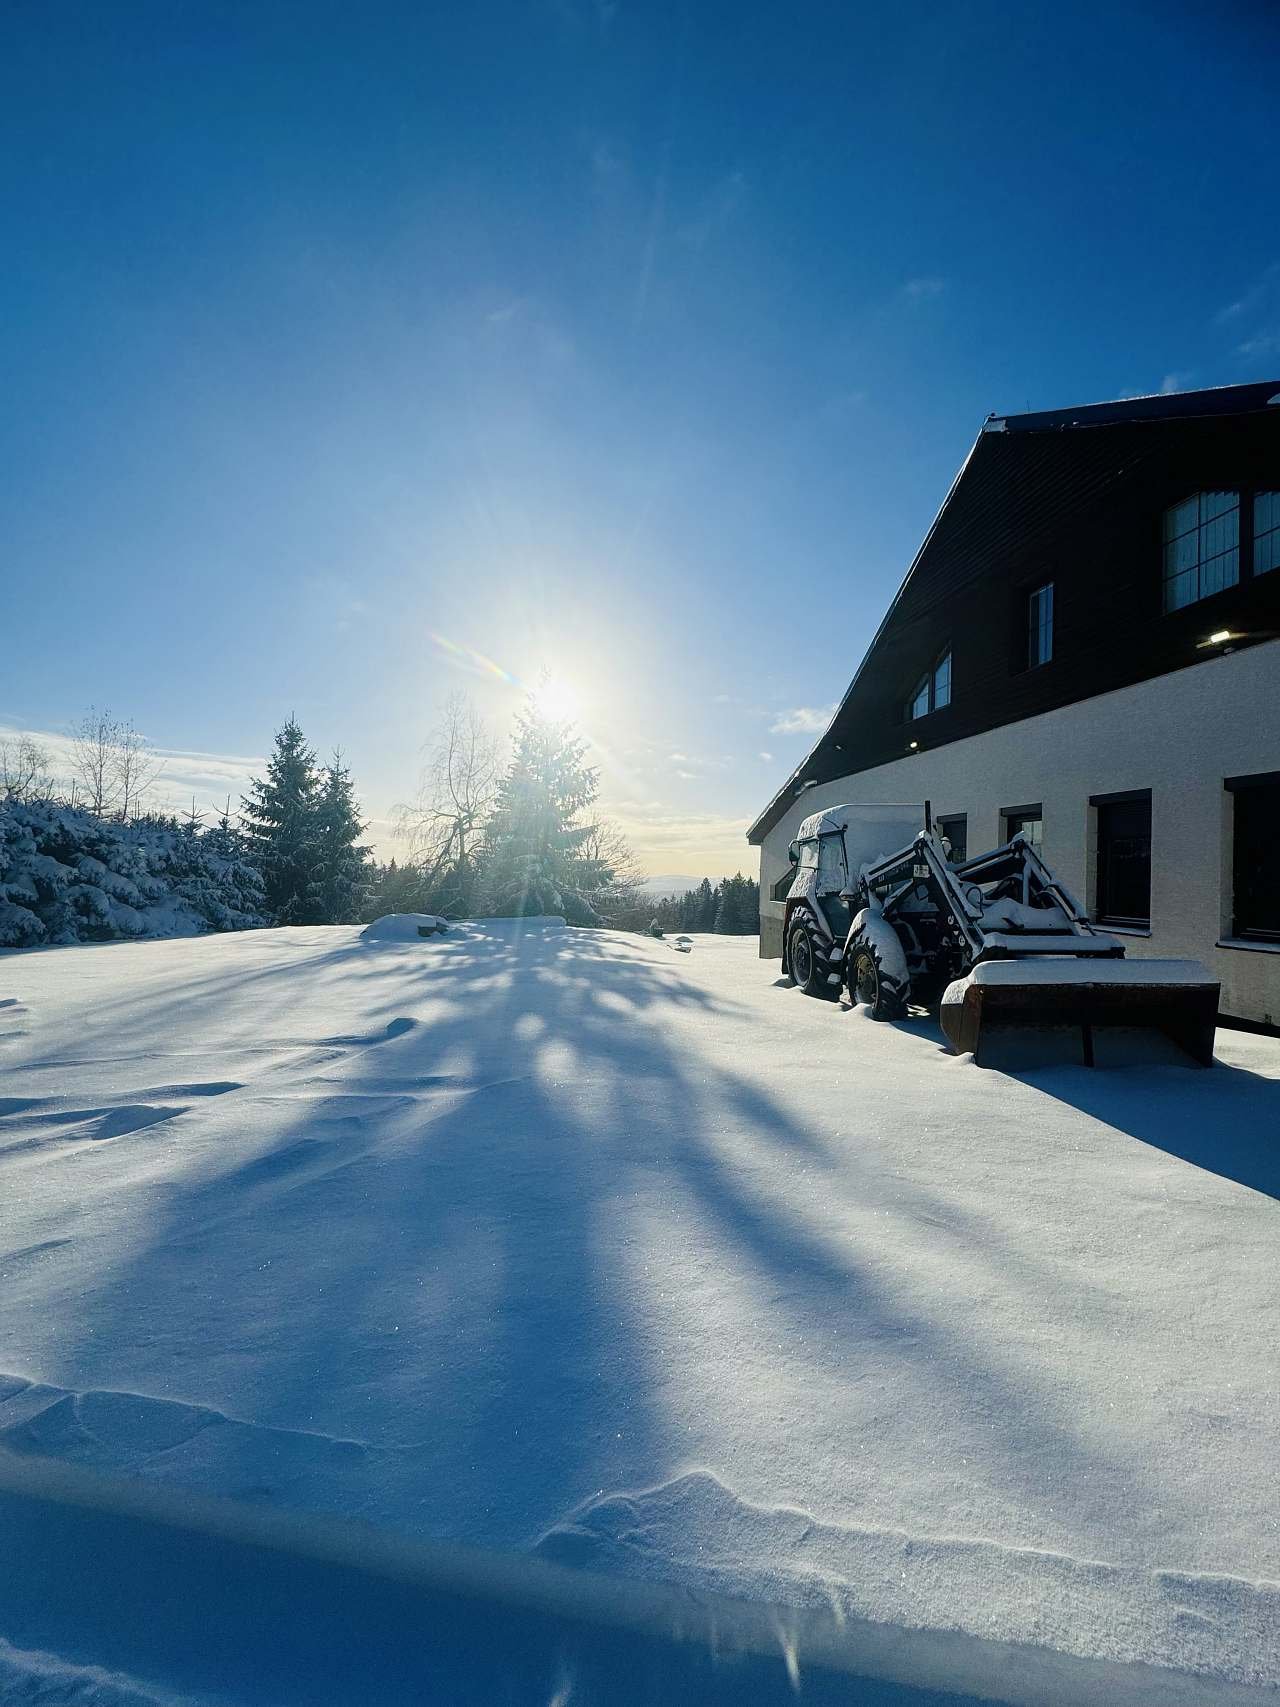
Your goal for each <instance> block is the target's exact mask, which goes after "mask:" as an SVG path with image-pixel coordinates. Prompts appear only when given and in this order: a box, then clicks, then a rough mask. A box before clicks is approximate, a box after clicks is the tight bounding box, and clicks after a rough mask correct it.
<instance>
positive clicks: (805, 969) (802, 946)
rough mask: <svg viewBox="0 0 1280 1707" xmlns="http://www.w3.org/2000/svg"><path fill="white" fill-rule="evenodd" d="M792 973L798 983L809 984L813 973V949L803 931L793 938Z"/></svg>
mask: <svg viewBox="0 0 1280 1707" xmlns="http://www.w3.org/2000/svg"><path fill="white" fill-rule="evenodd" d="M791 973H792V976H793V977H794V978H795V981H796V983H797V984H807V983H808V982H809V979H810V976H811V975H812V973H813V950H812V949H811V948H810V947H809V938H808V937H807V936H806V935H805V933H804V932H803V931H797V932H796V934H795V935H794V936H793V937H792V939H791Z"/></svg>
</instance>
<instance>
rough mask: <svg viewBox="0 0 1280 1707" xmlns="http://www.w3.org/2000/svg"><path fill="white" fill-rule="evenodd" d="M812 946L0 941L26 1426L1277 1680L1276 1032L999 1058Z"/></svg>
mask: <svg viewBox="0 0 1280 1707" xmlns="http://www.w3.org/2000/svg"><path fill="white" fill-rule="evenodd" d="M776 980H777V969H776V966H775V965H774V964H773V963H762V962H760V961H759V960H757V959H756V956H755V944H754V941H752V940H749V939H735V938H715V937H699V938H696V939H695V946H694V949H693V952H692V953H691V954H687V955H682V954H677V953H675V952H673V950H672V948H671V946H670V945H668V944H666V943H664V942H661V941H655V940H651V939H645V938H639V937H629V936H621V935H612V934H609V933H593V932H581V931H572V930H567V929H564V928H560V927H557V926H554V925H549V924H532V925H527V926H525V927H520V926H517V925H514V924H505V923H503V924H494V925H489V926H476V927H464V928H461V929H455V930H452V931H451V932H450V933H449V934H448V935H447V936H444V937H435V938H431V939H427V940H417V941H408V942H403V941H394V940H392V941H374V942H365V941H361V940H360V933H359V930H358V929H357V928H355V927H352V928H350V929H345V928H330V929H312V930H290V931H267V932H256V933H248V934H242V935H233V936H223V937H210V938H202V939H197V940H195V941H181V942H176V941H175V942H156V943H138V944H121V945H107V946H102V947H85V948H67V949H58V950H41V951H35V952H30V953H25V954H14V955H8V956H4V957H0V1058H2V1059H3V1061H4V1065H5V1069H6V1070H5V1074H4V1078H3V1081H2V1083H0V1091H2V1095H0V1445H3V1446H5V1447H7V1448H9V1449H10V1450H11V1451H16V1452H19V1453H39V1454H45V1455H49V1456H51V1457H54V1458H61V1459H68V1460H72V1461H74V1462H76V1463H79V1464H85V1465H90V1466H94V1467H98V1468H102V1469H106V1470H125V1471H127V1472H129V1473H131V1474H133V1475H137V1476H141V1477H145V1478H150V1479H153V1480H154V1481H156V1482H162V1483H167V1484H171V1485H175V1486H177V1487H179V1488H183V1489H192V1490H203V1491H206V1492H216V1493H226V1494H231V1495H235V1496H237V1497H239V1498H242V1499H246V1500H251V1501H257V1502H263V1503H267V1504H273V1505H279V1506H284V1507H291V1508H298V1509H302V1510H308V1511H315V1512H327V1513H338V1514H344V1515H351V1516H357V1517H361V1518H365V1519H368V1520H371V1521H372V1522H374V1523H375V1524H377V1525H378V1526H380V1527H382V1528H384V1529H391V1530H397V1531H401V1532H404V1533H407V1534H411V1535H421V1536H432V1537H448V1538H455V1539H461V1540H465V1541H468V1542H473V1543H479V1544H481V1545H483V1546H485V1547H491V1548H496V1549H503V1550H512V1549H519V1550H536V1551H537V1552H538V1553H540V1554H541V1555H542V1556H543V1557H545V1558H548V1559H551V1560H555V1561H560V1562H563V1563H568V1564H572V1565H582V1566H589V1567H592V1568H594V1569H598V1570H603V1571H606V1572H620V1573H625V1574H627V1575H630V1576H638V1577H646V1578H652V1579H662V1580H670V1581H675V1582H679V1583H684V1584H691V1585H696V1586H699V1587H703V1588H707V1589H714V1590H717V1591H719V1592H721V1593H729V1594H732V1595H744V1596H748V1597H753V1598H768V1599H771V1600H773V1601H776V1602H782V1603H789V1604H794V1605H798V1606H806V1605H813V1604H817V1605H830V1604H834V1605H835V1606H836V1607H838V1608H839V1609H841V1610H842V1611H844V1612H847V1613H848V1614H850V1615H853V1616H862V1617H869V1618H872V1619H875V1620H882V1621H885V1622H887V1623H891V1624H902V1625H908V1626H916V1627H921V1628H926V1629H941V1630H960V1631H965V1632H969V1633H971V1634H973V1635H976V1636H982V1637H990V1638H996V1639H1000V1640H1005V1641H1013V1642H1028V1643H1034V1644H1040V1645H1043V1646H1047V1647H1049V1648H1053V1649H1058V1650H1061V1651H1063V1652H1065V1653H1068V1654H1076V1655H1081V1656H1089V1657H1093V1658H1102V1659H1110V1660H1117V1661H1145V1662H1148V1663H1151V1664H1155V1665H1159V1666H1166V1667H1174V1668H1177V1669H1179V1670H1182V1671H1190V1672H1197V1673H1202V1674H1206V1675H1213V1676H1216V1677H1217V1678H1221V1679H1230V1680H1235V1681H1236V1682H1238V1683H1241V1684H1263V1685H1275V1684H1277V1683H1280V1503H1278V1502H1277V1498H1276V1476H1275V1465H1276V1463H1277V1462H1280V1438H1278V1436H1280V1419H1278V1417H1277V1409H1276V1393H1277V1390H1280V1355H1278V1353H1277V1345H1278V1344H1280V1332H1278V1330H1280V1264H1278V1263H1277V1257H1276V1252H1277V1234H1278V1233H1280V1202H1278V1201H1277V1198H1278V1197H1280V1045H1278V1044H1277V1043H1276V1042H1274V1041H1272V1040H1269V1039H1264V1038H1257V1037H1251V1036H1244V1035H1240V1034H1236V1033H1230V1032H1223V1033H1220V1034H1219V1050H1218V1053H1219V1061H1220V1065H1219V1066H1218V1067H1216V1068H1215V1069H1214V1070H1213V1071H1211V1072H1198V1071H1196V1070H1195V1069H1192V1068H1183V1067H1172V1066H1159V1067H1153V1066H1146V1067H1135V1068H1130V1069H1125V1070H1108V1071H1098V1072H1093V1073H1090V1072H1089V1071H1087V1070H1086V1069H1083V1068H1076V1067H1055V1068H1052V1069H1042V1070H1040V1071H1038V1072H1035V1071H1030V1072H1025V1073H1021V1074H1019V1075H1017V1076H1016V1077H1015V1076H1006V1075H1004V1074H1001V1073H997V1072H984V1071H982V1070H980V1069H978V1068H976V1067H974V1066H972V1065H971V1064H968V1063H966V1062H964V1061H957V1060H955V1059H953V1058H951V1057H949V1056H948V1055H947V1054H946V1053H945V1052H944V1050H943V1049H942V1047H941V1043H940V1038H939V1036H938V1034H937V1033H936V1031H935V1030H934V1029H933V1028H932V1027H931V1026H930V1025H929V1024H928V1023H927V1022H925V1021H923V1020H921V1021H912V1022H909V1023H906V1024H903V1025H898V1026H879V1025H876V1024H874V1023H873V1022H872V1021H870V1020H869V1019H867V1018H866V1017H865V1015H864V1014H863V1013H862V1012H861V1011H860V1010H856V1009H849V1008H845V1007H834V1006H828V1005H827V1004H824V1003H820V1002H815V1001H811V1000H809V999H807V998H806V997H804V996H803V995H801V994H800V993H798V992H796V991H793V990H791V989H788V988H784V987H780V986H779V985H778V983H777V982H776ZM6 1633H7V1632H6V1631H5V1628H4V1619H3V1607H2V1606H0V1636H4V1635H5V1634H6ZM0 1661H4V1663H6V1664H10V1663H14V1662H12V1655H11V1654H10V1655H9V1657H8V1659H6V1658H5V1653H4V1652H0ZM50 1663H51V1664H52V1663H54V1662H50ZM0 1676H2V1673H0Z"/></svg>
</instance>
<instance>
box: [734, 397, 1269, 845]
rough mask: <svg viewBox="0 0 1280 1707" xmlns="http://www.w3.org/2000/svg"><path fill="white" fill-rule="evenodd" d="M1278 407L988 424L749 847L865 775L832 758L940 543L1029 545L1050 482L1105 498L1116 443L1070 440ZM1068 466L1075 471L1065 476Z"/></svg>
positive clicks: (1074, 415)
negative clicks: (813, 799) (804, 788)
mask: <svg viewBox="0 0 1280 1707" xmlns="http://www.w3.org/2000/svg"><path fill="white" fill-rule="evenodd" d="M1272 404H1275V405H1277V413H1278V414H1280V380H1269V381H1264V382H1258V383H1254V384H1249V385H1228V386H1217V387H1214V388H1213V389H1211V390H1208V391H1185V392H1175V393H1172V394H1168V395H1166V394H1164V393H1161V394H1160V395H1158V396H1153V397H1134V398H1125V399H1122V400H1120V401H1118V402H1114V403H1090V404H1084V405H1081V406H1079V407H1077V408H1072V409H1061V410H1053V411H1037V412H1033V413H1030V414H1023V415H1004V416H997V415H991V416H989V417H988V418H987V420H986V421H985V422H984V423H983V425H982V428H981V430H980V432H979V433H978V437H977V439H976V440H975V441H974V444H973V446H972V448H971V449H970V451H969V454H968V456H967V457H966V458H965V460H964V462H963V464H962V465H961V467H960V470H959V472H958V473H957V475H956V477H955V479H954V480H953V481H952V483H951V488H950V490H949V491H948V493H947V495H946V497H945V498H944V499H943V502H942V507H941V508H940V509H939V511H938V513H937V515H936V516H935V517H934V519H933V522H932V524H931V525H930V527H929V531H928V533H927V534H926V535H925V537H924V540H923V541H922V543H921V545H920V549H919V550H918V551H917V552H916V555H915V557H914V558H913V559H912V562H911V566H910V568H909V569H908V570H907V573H906V575H905V576H904V578H903V581H902V584H901V585H900V586H899V588H898V590H897V592H896V593H895V594H894V596H893V598H892V600H891V601H890V604H889V607H888V609H887V610H886V612H885V614H884V617H883V619H882V620H881V623H880V626H879V627H878V628H877V630H876V633H875V635H874V637H873V638H872V641H871V644H870V645H869V646H868V648H867V650H866V653H865V654H864V656H863V659H862V662H861V663H860V664H859V666H858V670H857V673H856V674H855V675H854V678H853V680H852V682H851V683H850V684H849V687H848V689H847V691H846V692H845V695H844V697H843V699H842V700H841V701H840V704H839V705H838V706H837V708H836V710H835V713H834V714H833V716H832V719H831V722H830V723H829V724H828V726H827V728H826V730H825V731H824V733H823V734H822V735H821V736H820V737H819V739H818V740H817V741H816V742H815V743H814V745H813V747H812V748H811V749H810V751H809V752H808V753H807V754H806V756H805V758H804V759H803V761H802V762H801V763H800V764H799V765H797V766H796V768H795V770H794V771H793V772H792V773H791V775H790V776H789V777H788V778H787V781H786V782H785V783H784V785H783V786H782V788H780V789H779V790H778V792H777V794H775V795H774V797H773V799H772V800H771V801H770V802H769V804H768V806H767V807H766V808H765V809H764V811H763V812H762V813H761V814H760V815H759V817H758V818H757V819H756V820H755V822H754V823H753V824H752V825H751V827H750V829H749V830H748V831H747V839H748V841H750V842H760V841H762V840H763V839H764V837H765V836H766V835H767V834H768V832H769V831H770V830H771V829H772V828H773V826H774V824H776V823H777V822H778V820H779V819H780V818H781V817H782V815H783V813H784V812H785V811H786V810H787V808H788V807H789V806H790V805H791V803H792V801H793V800H794V799H795V797H796V793H797V789H798V787H799V785H800V784H801V783H802V782H804V781H806V780H808V779H809V778H810V777H814V778H816V780H819V781H825V780H827V779H828V776H832V777H834V776H836V775H841V774H850V773H851V772H854V771H856V770H857V769H862V768H865V766H862V765H845V768H844V770H843V771H842V770H841V769H840V768H839V765H838V764H836V765H835V766H834V768H833V752H832V749H833V748H834V749H836V750H837V751H840V750H841V749H840V747H839V743H838V742H837V739H836V737H837V734H838V733H843V732H844V730H845V729H846V728H847V727H848V726H849V725H850V723H851V709H850V706H851V701H852V700H853V699H854V696H855V694H856V693H857V691H858V689H859V685H860V683H862V681H863V678H864V675H865V673H866V672H867V669H868V665H869V664H870V663H871V662H872V660H873V659H874V658H875V656H876V653H877V649H878V648H879V647H880V645H881V641H882V640H883V638H884V636H885V633H886V630H887V629H888V628H889V626H890V624H891V622H892V621H893V620H894V618H895V615H896V614H897V613H898V612H899V610H900V608H901V607H902V605H903V601H904V597H905V596H906V595H907V594H908V591H909V589H911V587H912V582H913V579H914V578H915V577H916V574H917V571H918V570H919V568H920V566H921V564H922V562H923V561H924V559H925V558H926V557H927V556H929V554H930V551H931V548H932V547H933V546H934V545H935V543H936V542H939V540H940V539H941V538H942V536H944V535H945V539H944V540H943V543H944V544H945V548H946V550H947V551H948V553H950V554H953V555H955V556H956V557H957V558H963V557H965V556H967V555H968V554H969V553H970V552H971V551H973V550H976V549H978V548H979V544H980V543H981V544H983V545H989V544H990V542H991V538H992V535H993V533H999V534H1005V535H1025V536H1030V535H1032V534H1034V533H1035V531H1036V530H1037V529H1038V528H1041V527H1043V526H1045V525H1047V518H1046V506H1045V503H1044V500H1043V491H1044V488H1045V486H1046V483H1047V482H1049V481H1055V482H1057V483H1058V484H1059V486H1061V485H1064V484H1065V485H1067V486H1069V487H1071V488H1072V489H1073V490H1074V491H1075V492H1076V493H1077V494H1078V495H1080V496H1082V497H1083V496H1086V495H1088V494H1089V493H1091V492H1094V491H1097V490H1099V489H1101V488H1102V487H1103V486H1105V484H1106V483H1107V482H1108V481H1109V480H1110V478H1111V477H1112V473H1113V461H1114V458H1113V456H1112V455H1111V454H1110V453H1109V452H1108V450H1107V449H1105V448H1104V445H1107V444H1109V443H1110V440H1111V438H1112V435H1110V434H1108V435H1107V438H1106V440H1105V441H1104V440H1102V439H1099V441H1097V442H1096V448H1095V442H1094V441H1093V440H1092V436H1091V435H1089V436H1088V441H1087V442H1088V443H1089V445H1090V447H1091V451H1092V454H1089V453H1085V454H1075V455H1073V456H1072V457H1070V458H1064V456H1063V453H1062V450H1061V446H1062V444H1063V441H1064V438H1069V439H1070V440H1071V441H1072V442H1074V443H1077V444H1081V447H1082V449H1083V444H1082V441H1081V440H1080V439H1079V438H1078V435H1079V434H1080V433H1082V432H1083V431H1084V430H1085V429H1088V428H1098V427H1113V428H1115V427H1118V428H1124V427H1130V428H1134V427H1140V426H1141V425H1145V424H1149V423H1157V422H1173V421H1179V420H1192V419H1196V418H1199V419H1202V420H1206V421H1207V420H1209V419H1211V418H1213V417H1221V416H1240V415H1247V414H1252V413H1256V412H1259V411H1263V410H1266V409H1267V408H1269V407H1270V406H1271V405H1272ZM1120 436H1121V437H1125V438H1130V437H1131V435H1125V434H1121V435H1120ZM1064 461H1066V462H1069V463H1070V465H1071V466H1070V467H1069V468H1067V467H1063V466H1062V465H1063V463H1064ZM1014 470H1016V476H1017V477H1016V481H1015V483H1014V487H1013V489H1012V490H1011V488H1010V474H1011V472H1012V471H1014ZM917 602H919V601H917Z"/></svg>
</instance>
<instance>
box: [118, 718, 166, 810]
mask: <svg viewBox="0 0 1280 1707" xmlns="http://www.w3.org/2000/svg"><path fill="white" fill-rule="evenodd" d="M159 774H160V760H159V759H158V758H157V757H156V756H155V754H154V753H153V752H152V750H151V743H150V742H149V741H148V740H147V738H146V736H145V735H139V733H138V731H137V730H136V729H135V728H134V726H133V724H132V723H131V722H130V723H122V724H120V725H119V726H118V728H117V732H116V754H115V776H116V787H117V790H118V793H119V796H120V816H121V817H122V818H128V817H130V816H131V815H136V814H137V812H138V811H139V810H140V809H141V806H142V802H143V800H144V799H145V798H146V796H147V794H148V792H149V791H150V789H151V785H152V784H153V783H154V782H155V780H156V777H157V776H158V775H159Z"/></svg>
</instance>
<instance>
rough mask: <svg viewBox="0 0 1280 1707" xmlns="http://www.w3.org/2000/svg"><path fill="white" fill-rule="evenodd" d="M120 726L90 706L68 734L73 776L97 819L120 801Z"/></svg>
mask: <svg viewBox="0 0 1280 1707" xmlns="http://www.w3.org/2000/svg"><path fill="white" fill-rule="evenodd" d="M119 740H120V725H119V723H118V722H117V721H116V719H115V718H114V717H112V715H111V713H110V712H109V711H106V710H103V711H99V710H98V709H97V707H96V706H92V705H91V706H90V707H89V709H88V711H86V712H85V714H84V716H83V717H82V718H81V719H80V721H79V723H77V724H76V726H75V728H74V729H73V730H72V731H71V742H72V758H71V762H72V764H73V765H74V766H75V773H76V776H77V778H78V779H79V781H80V784H81V786H82V787H83V789H84V804H85V807H86V808H87V810H88V811H90V812H93V813H94V814H96V816H98V817H99V818H101V817H104V816H105V815H106V814H107V813H108V812H110V811H111V810H112V809H113V807H114V806H115V804H116V801H117V799H118V798H119V793H120V788H119V783H118V781H117V765H116V749H117V746H118V744H119Z"/></svg>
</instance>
